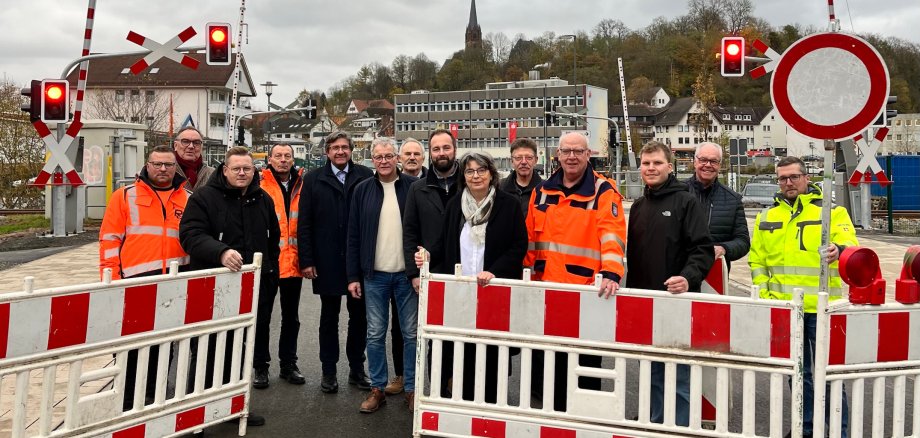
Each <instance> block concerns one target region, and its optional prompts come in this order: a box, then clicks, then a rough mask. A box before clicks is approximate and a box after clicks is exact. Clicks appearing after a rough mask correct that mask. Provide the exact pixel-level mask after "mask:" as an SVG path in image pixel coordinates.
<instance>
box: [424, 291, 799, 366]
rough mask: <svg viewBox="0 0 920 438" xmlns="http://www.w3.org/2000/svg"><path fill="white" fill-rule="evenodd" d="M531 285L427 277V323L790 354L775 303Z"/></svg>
mask: <svg viewBox="0 0 920 438" xmlns="http://www.w3.org/2000/svg"><path fill="white" fill-rule="evenodd" d="M530 284H532V285H533V286H524V285H520V286H518V285H508V286H502V285H494V286H493V285H490V286H486V287H481V286H477V285H476V284H475V283H467V282H445V281H440V280H432V281H431V282H429V284H428V307H427V313H428V324H430V325H433V326H444V327H450V328H457V329H477V330H493V331H500V332H513V333H515V334H523V335H537V336H559V337H565V338H576V339H582V340H586V341H599V342H617V343H626V344H638V345H647V346H654V347H662V348H693V349H696V350H708V351H712V352H718V353H734V354H739V355H744V356H753V357H764V358H766V357H774V358H784V359H788V358H789V357H790V356H789V351H790V335H789V333H790V318H791V311H790V309H789V308H781V307H779V308H778V307H775V306H773V303H768V302H757V301H753V302H749V301H743V300H739V301H738V302H737V303H736V302H732V301H729V302H711V301H693V300H690V299H688V297H693V296H694V294H682V295H678V296H674V295H669V294H665V293H656V294H654V295H653V296H635V295H631V294H629V292H630V291H629V290H628V289H621V292H620V293H618V294H617V295H616V296H615V297H613V298H611V299H609V300H603V299H599V298H598V297H597V296H596V293H595V292H593V291H592V292H582V291H573V290H565V289H562V288H557V287H556V286H557V285H550V286H546V287H543V286H542V284H546V283H542V284H541V283H530ZM558 286H562V285H558ZM704 297H708V295H704Z"/></svg>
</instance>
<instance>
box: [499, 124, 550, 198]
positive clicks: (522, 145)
mask: <svg viewBox="0 0 920 438" xmlns="http://www.w3.org/2000/svg"><path fill="white" fill-rule="evenodd" d="M535 164H537V144H536V143H534V141H533V140H531V139H529V138H519V139H517V140H514V142H512V143H511V166H512V167H514V171H512V172H511V174H510V175H508V176H507V177H505V179H503V180H502V181H501V183H500V187H501V189H502V190H504V191H505V192H508V193H510V194H512V195H514V196H515V197H517V198H518V201H520V203H521V209H522V210H523V212H524V215H526V214H527V208H528V207H529V206H530V194H531V193H533V189H534V187H536V186H537V184H540V183H541V182H542V181H543V178H540V175H537V173H536V172H535V171H534V168H533V166H534V165H535Z"/></svg>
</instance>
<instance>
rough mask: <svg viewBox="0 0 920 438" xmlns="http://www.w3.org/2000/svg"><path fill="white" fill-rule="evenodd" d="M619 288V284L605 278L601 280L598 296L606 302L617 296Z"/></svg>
mask: <svg viewBox="0 0 920 438" xmlns="http://www.w3.org/2000/svg"><path fill="white" fill-rule="evenodd" d="M619 288H620V284H619V283H617V282H615V281H613V280H611V279H609V278H605V279H603V280H601V290H599V291H598V292H597V296H599V297H601V298H603V299H605V300H606V299H608V298H610V297H611V296H613V295H616V293H617V289H619Z"/></svg>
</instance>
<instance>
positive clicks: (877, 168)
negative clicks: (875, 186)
mask: <svg viewBox="0 0 920 438" xmlns="http://www.w3.org/2000/svg"><path fill="white" fill-rule="evenodd" d="M886 136H888V128H881V129H879V130H878V131H876V133H875V138H873V139H872V142H869V143H867V142H866V139H865V138H863V136H862V135H857V136H856V137H853V143H856V147H858V148H859V151H860V152H862V159H861V160H859V164H857V165H856V170H854V171H853V174H852V175H850V181H849V183H850V185H852V186H854V187H855V186H856V185H857V184H859V183H861V182H866V183H871V182H872V175H875V179H876V180H878V183H879V184H881V185H882V187H886V186H888V184H891V181H890V180H889V179H888V177H887V176H885V171H884V170H882V165H881V164H879V163H878V159H876V157H875V154H876V153H877V152H878V148H879V146H881V145H882V142H883V141H885V137H886ZM869 169H871V172H866V170H869Z"/></svg>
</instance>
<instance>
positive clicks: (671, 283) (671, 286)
mask: <svg viewBox="0 0 920 438" xmlns="http://www.w3.org/2000/svg"><path fill="white" fill-rule="evenodd" d="M664 285H665V286H667V288H668V292H671V293H672V294H679V293H683V292H686V291H688V290H690V283H689V282H687V279H686V278H684V277H681V276H679V275H675V276H673V277H671V278H669V279H667V280H665V281H664Z"/></svg>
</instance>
